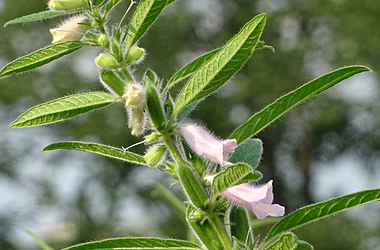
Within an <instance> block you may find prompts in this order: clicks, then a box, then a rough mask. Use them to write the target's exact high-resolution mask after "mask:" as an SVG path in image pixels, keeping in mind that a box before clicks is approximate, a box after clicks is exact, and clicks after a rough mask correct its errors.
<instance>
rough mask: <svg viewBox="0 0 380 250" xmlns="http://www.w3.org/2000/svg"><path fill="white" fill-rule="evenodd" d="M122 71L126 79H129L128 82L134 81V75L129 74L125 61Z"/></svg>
mask: <svg viewBox="0 0 380 250" xmlns="http://www.w3.org/2000/svg"><path fill="white" fill-rule="evenodd" d="M121 72H122V73H123V76H124V77H125V79H126V80H127V81H128V82H132V81H133V79H132V76H131V75H130V74H129V72H128V70H127V68H126V66H125V63H123V64H122V65H121Z"/></svg>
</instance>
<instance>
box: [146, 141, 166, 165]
mask: <svg viewBox="0 0 380 250" xmlns="http://www.w3.org/2000/svg"><path fill="white" fill-rule="evenodd" d="M165 152H166V146H165V145H156V146H153V147H152V148H151V149H150V150H149V151H148V153H146V155H145V156H144V159H145V161H146V163H148V165H149V166H151V167H154V166H156V165H157V164H158V163H159V162H160V161H161V160H162V157H164V154H165Z"/></svg>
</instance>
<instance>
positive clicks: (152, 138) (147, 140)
mask: <svg viewBox="0 0 380 250" xmlns="http://www.w3.org/2000/svg"><path fill="white" fill-rule="evenodd" d="M144 138H145V144H149V143H152V142H154V141H157V140H158V134H157V133H152V134H150V135H147V136H145V137H144Z"/></svg>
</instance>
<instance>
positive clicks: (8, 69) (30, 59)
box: [0, 41, 86, 77]
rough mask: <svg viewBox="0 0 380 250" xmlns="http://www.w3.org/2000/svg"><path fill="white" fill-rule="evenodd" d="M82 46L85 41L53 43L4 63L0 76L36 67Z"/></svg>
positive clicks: (84, 44)
mask: <svg viewBox="0 0 380 250" xmlns="http://www.w3.org/2000/svg"><path fill="white" fill-rule="evenodd" d="M84 46H86V43H82V42H80V41H69V42H64V43H58V44H54V45H51V46H49V47H46V48H43V49H40V50H37V51H35V52H33V53H31V54H29V55H26V56H23V57H20V58H18V59H16V60H14V61H13V62H10V63H9V64H7V65H5V66H4V68H3V69H2V70H1V72H0V77H4V76H9V75H12V74H14V73H20V72H24V71H28V70H32V69H35V68H38V67H40V66H42V65H45V64H47V63H49V62H51V61H53V60H55V59H58V58H60V57H62V56H64V55H67V54H70V53H72V52H74V51H76V50H78V49H80V48H83V47H84Z"/></svg>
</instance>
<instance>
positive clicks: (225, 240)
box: [208, 213, 232, 250]
mask: <svg viewBox="0 0 380 250" xmlns="http://www.w3.org/2000/svg"><path fill="white" fill-rule="evenodd" d="M208 219H209V220H210V223H211V225H212V226H213V227H214V229H215V232H216V234H217V235H218V237H219V239H220V241H221V242H222V245H223V247H224V249H225V250H232V246H231V240H230V237H228V234H227V231H226V229H225V227H224V225H223V224H222V222H221V221H220V219H219V218H218V216H217V215H216V214H214V213H211V214H209V216H208Z"/></svg>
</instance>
